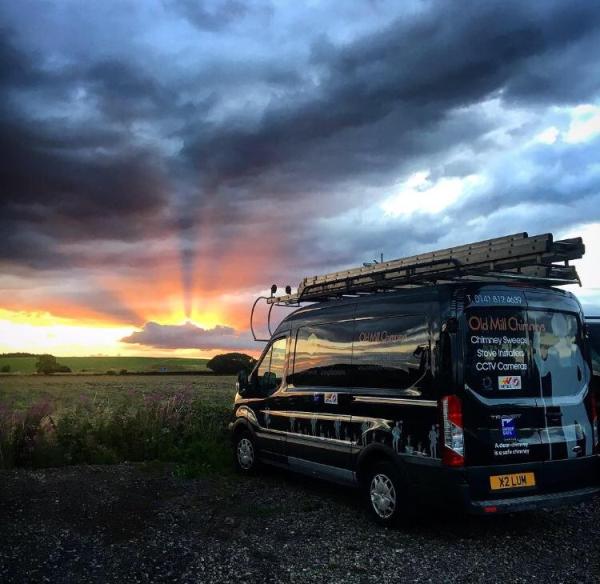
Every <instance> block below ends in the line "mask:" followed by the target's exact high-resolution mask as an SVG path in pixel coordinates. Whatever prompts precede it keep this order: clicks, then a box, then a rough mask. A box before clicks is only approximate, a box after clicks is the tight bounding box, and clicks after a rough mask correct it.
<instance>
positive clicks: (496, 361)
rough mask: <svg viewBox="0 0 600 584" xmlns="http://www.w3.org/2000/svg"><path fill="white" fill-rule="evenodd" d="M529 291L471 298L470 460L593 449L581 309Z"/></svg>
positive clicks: (467, 323)
mask: <svg viewBox="0 0 600 584" xmlns="http://www.w3.org/2000/svg"><path fill="white" fill-rule="evenodd" d="M528 296H529V294H527V295H526V293H525V292H519V291H515V292H510V294H506V293H498V294H494V293H493V292H490V293H489V294H488V293H486V294H482V295H473V296H471V297H469V296H467V298H468V299H470V300H471V302H469V303H468V304H467V306H466V308H465V310H464V314H463V318H462V339H463V357H464V359H463V373H464V376H463V377H464V395H463V408H464V424H465V456H466V464H467V465H470V466H472V465H503V464H504V465H507V464H518V463H541V462H547V461H554V460H564V459H569V458H577V457H582V456H586V455H591V454H592V451H593V442H592V440H593V439H592V426H591V408H590V404H589V399H588V391H589V381H590V370H589V366H588V364H587V362H586V359H585V356H584V355H585V353H584V348H583V335H582V326H581V322H580V318H579V315H578V314H577V313H575V312H569V311H565V310H555V309H554V308H552V307H551V306H550V305H551V303H548V302H536V301H535V300H534V295H531V296H529V297H528ZM550 297H552V295H550ZM530 300H534V301H533V302H531V301H530ZM507 301H508V302H510V305H509V306H507V304H508V302H507ZM556 304H558V303H555V305H556ZM540 470H541V468H540Z"/></svg>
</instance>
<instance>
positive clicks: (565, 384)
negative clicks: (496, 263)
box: [465, 308, 590, 397]
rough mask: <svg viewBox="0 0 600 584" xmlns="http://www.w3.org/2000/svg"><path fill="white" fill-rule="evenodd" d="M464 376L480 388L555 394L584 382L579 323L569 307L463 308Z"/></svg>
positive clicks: (491, 391)
mask: <svg viewBox="0 0 600 584" xmlns="http://www.w3.org/2000/svg"><path fill="white" fill-rule="evenodd" d="M465 319H466V336H465V382H466V384H467V385H468V386H469V387H470V388H471V389H473V390H475V391H478V392H480V393H482V394H496V395H499V394H504V395H506V394H507V393H511V394H514V395H515V396H523V397H525V396H547V397H559V396H568V395H574V394H576V393H578V392H579V391H581V389H582V388H583V386H584V385H585V384H586V383H588V382H589V376H590V372H589V368H588V366H587V364H586V363H585V360H584V358H583V350H582V335H581V325H580V323H579V320H578V319H577V317H576V316H575V315H573V314H570V313H565V312H554V311H544V310H523V309H519V308H516V309H511V308H486V309H485V310H483V309H470V310H468V311H467V312H466V314H465Z"/></svg>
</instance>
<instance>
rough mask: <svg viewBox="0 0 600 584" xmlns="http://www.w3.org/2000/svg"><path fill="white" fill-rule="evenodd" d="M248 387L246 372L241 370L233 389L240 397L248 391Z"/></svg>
mask: <svg viewBox="0 0 600 584" xmlns="http://www.w3.org/2000/svg"><path fill="white" fill-rule="evenodd" d="M249 387H250V383H249V381H248V372H247V371H246V370H245V369H242V370H241V371H240V372H239V373H238V375H237V381H236V383H235V388H236V390H237V392H238V393H239V394H240V395H244V394H245V393H246V392H247V391H248V388H249Z"/></svg>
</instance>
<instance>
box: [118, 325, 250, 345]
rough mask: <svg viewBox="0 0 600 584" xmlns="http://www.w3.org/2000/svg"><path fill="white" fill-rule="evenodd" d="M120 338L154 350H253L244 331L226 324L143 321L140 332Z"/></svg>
mask: <svg viewBox="0 0 600 584" xmlns="http://www.w3.org/2000/svg"><path fill="white" fill-rule="evenodd" d="M121 341H122V342H123V343H132V344H138V345H144V346H146V347H154V348H156V349H205V350H211V349H224V350H229V349H232V350H233V349H248V350H256V344H255V343H254V342H253V340H252V337H250V335H249V334H247V333H239V332H237V331H236V330H235V329H233V328H231V327H228V326H216V327H215V328H212V329H203V328H202V327H199V326H196V325H195V324H193V323H191V322H188V323H185V324H182V325H163V324H159V323H156V322H147V323H146V324H145V325H144V327H143V328H142V330H141V331H137V332H134V333H132V334H131V335H129V336H128V337H125V338H123V339H121Z"/></svg>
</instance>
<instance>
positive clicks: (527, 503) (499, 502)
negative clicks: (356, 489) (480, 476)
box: [465, 487, 600, 515]
mask: <svg viewBox="0 0 600 584" xmlns="http://www.w3.org/2000/svg"><path fill="white" fill-rule="evenodd" d="M598 493H600V487H587V488H584V489H577V490H575V491H563V492H560V493H546V494H542V495H528V496H525V497H514V498H512V499H489V500H486V501H472V500H467V501H465V503H466V505H465V507H466V510H467V511H468V512H469V513H473V514H476V515H478V514H485V515H487V514H490V513H513V512H516V511H530V510H532V509H539V508H540V507H560V506H562V505H573V504H575V503H581V502H583V501H587V500H588V499H589V498H590V497H593V496H594V495H597V494H598Z"/></svg>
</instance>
